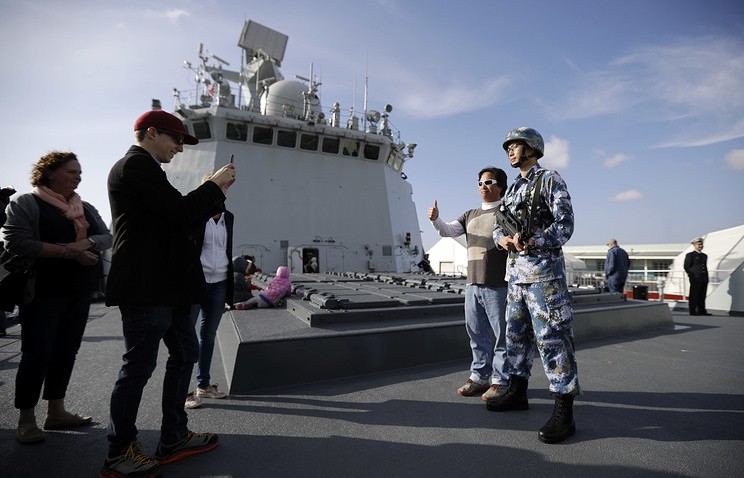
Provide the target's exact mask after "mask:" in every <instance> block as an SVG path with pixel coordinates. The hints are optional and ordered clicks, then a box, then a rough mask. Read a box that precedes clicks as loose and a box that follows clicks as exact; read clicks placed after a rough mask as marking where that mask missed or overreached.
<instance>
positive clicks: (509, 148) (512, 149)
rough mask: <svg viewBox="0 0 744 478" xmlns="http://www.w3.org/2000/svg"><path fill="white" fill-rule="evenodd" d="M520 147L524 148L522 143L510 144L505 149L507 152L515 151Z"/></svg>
mask: <svg viewBox="0 0 744 478" xmlns="http://www.w3.org/2000/svg"><path fill="white" fill-rule="evenodd" d="M520 146H524V145H523V144H522V143H512V144H510V145H509V146H507V147H506V150H507V151H514V150H515V149H517V148H519V147H520Z"/></svg>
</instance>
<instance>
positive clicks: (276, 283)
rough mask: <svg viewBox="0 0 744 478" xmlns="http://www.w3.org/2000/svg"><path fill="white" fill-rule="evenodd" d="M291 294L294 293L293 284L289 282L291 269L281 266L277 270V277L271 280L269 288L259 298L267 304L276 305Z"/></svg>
mask: <svg viewBox="0 0 744 478" xmlns="http://www.w3.org/2000/svg"><path fill="white" fill-rule="evenodd" d="M290 292H292V282H290V280H289V269H287V267H286V266H279V267H278V268H277V269H276V276H275V277H274V278H273V279H271V282H270V283H269V286H268V287H267V288H266V290H264V291H263V292H261V293H260V294H259V296H260V297H261V298H262V299H263V300H264V301H265V302H268V303H269V304H271V305H276V304H278V303H279V301H280V300H282V299H283V298H284V297H286V296H288V295H289V294H290Z"/></svg>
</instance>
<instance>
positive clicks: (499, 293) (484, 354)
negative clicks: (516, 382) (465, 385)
mask: <svg viewBox="0 0 744 478" xmlns="http://www.w3.org/2000/svg"><path fill="white" fill-rule="evenodd" d="M506 293H507V288H506V287H489V286H485V285H478V284H468V286H467V287H466V289H465V328H466V329H467V332H468V337H470V348H471V349H472V352H473V363H472V364H471V366H470V371H471V374H470V380H472V381H473V382H476V383H480V384H485V383H488V382H489V381H490V383H491V384H506V383H508V382H509V375H507V373H506V371H505V365H506V319H505V317H504V314H505V311H506Z"/></svg>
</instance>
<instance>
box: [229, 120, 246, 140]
mask: <svg viewBox="0 0 744 478" xmlns="http://www.w3.org/2000/svg"><path fill="white" fill-rule="evenodd" d="M225 137H226V138H227V139H231V140H233V141H248V125H247V124H244V123H232V122H230V121H228V122H227V125H226V129H225Z"/></svg>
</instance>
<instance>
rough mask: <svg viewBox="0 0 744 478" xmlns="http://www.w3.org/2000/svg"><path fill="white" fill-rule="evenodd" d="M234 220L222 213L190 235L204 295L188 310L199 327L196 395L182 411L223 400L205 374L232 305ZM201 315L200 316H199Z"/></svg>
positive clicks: (231, 215)
mask: <svg viewBox="0 0 744 478" xmlns="http://www.w3.org/2000/svg"><path fill="white" fill-rule="evenodd" d="M234 219H235V218H234V216H233V214H232V213H231V212H229V211H227V210H225V211H223V212H221V213H219V214H216V215H215V216H213V217H211V218H209V220H207V222H206V223H205V224H204V227H202V228H197V230H195V231H194V239H195V240H196V242H197V244H198V245H200V246H201V265H202V269H203V270H204V279H205V280H206V293H205V294H204V296H203V297H202V298H201V300H200V302H199V303H198V304H195V305H194V306H193V307H192V309H191V321H192V323H193V324H194V326H196V319H197V318H198V317H201V322H200V324H199V360H198V362H197V363H196V393H193V392H191V393H189V394H188V395H187V397H186V403H185V406H186V408H190V409H191V408H197V407H199V406H200V405H201V399H202V398H225V397H226V396H227V394H226V393H225V392H223V391H221V390H220V389H219V388H218V387H217V384H213V383H211V376H210V374H209V370H210V367H211V364H212V355H213V353H214V340H215V337H216V335H217V327H218V326H219V325H220V320H221V319H222V314H223V313H224V312H225V310H227V309H228V308H229V307H230V305H231V304H232V303H233V293H234V285H233V281H234V280H235V279H234V274H233V263H232V232H233V223H234ZM200 311H201V314H200Z"/></svg>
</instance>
